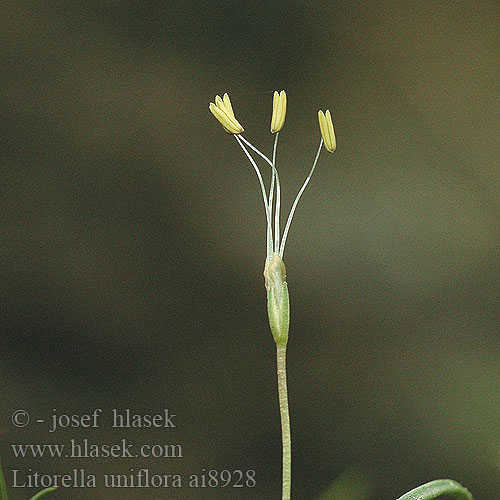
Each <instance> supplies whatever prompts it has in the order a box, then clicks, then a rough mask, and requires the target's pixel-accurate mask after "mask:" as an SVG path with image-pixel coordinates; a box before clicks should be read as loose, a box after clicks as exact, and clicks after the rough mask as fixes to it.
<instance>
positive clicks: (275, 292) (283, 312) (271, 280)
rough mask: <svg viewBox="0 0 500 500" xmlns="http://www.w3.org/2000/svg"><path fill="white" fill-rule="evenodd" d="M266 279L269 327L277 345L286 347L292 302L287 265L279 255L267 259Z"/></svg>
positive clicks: (274, 254) (275, 254)
mask: <svg viewBox="0 0 500 500" xmlns="http://www.w3.org/2000/svg"><path fill="white" fill-rule="evenodd" d="M264 278H265V279H266V290H267V314H268V316H269V326H270V327H271V332H272V334H273V337H274V341H275V342H276V344H277V345H286V343H287V341H288V329H289V326H290V302H289V298H288V285H287V284H286V281H285V279H286V270H285V264H284V263H283V261H282V260H281V257H280V256H279V255H278V254H277V253H273V256H272V257H271V260H269V259H266V265H265V267H264Z"/></svg>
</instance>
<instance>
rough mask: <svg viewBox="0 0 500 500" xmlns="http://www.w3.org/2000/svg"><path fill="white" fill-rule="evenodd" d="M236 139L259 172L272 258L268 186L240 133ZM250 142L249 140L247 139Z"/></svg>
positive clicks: (268, 251) (236, 135)
mask: <svg viewBox="0 0 500 500" xmlns="http://www.w3.org/2000/svg"><path fill="white" fill-rule="evenodd" d="M234 137H235V139H236V140H237V141H238V144H239V145H240V147H241V149H243V151H244V152H245V154H246V155H247V158H248V159H249V160H250V163H251V164H252V166H253V168H254V169H255V173H256V174H257V177H258V179H259V184H260V188H261V190H262V198H263V199H264V209H265V211H266V219H267V254H268V257H269V258H271V256H272V255H271V254H272V228H271V212H270V207H269V204H268V201H267V193H266V188H265V186H264V181H263V179H262V174H261V173H260V170H259V167H258V166H257V164H256V163H255V161H254V159H253V158H252V156H251V155H250V153H249V152H248V150H247V148H246V147H245V146H244V145H243V143H242V141H241V139H243V138H242V137H241V138H240V136H239V135H238V134H235V135H234ZM245 142H248V141H245Z"/></svg>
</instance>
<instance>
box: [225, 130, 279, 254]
mask: <svg viewBox="0 0 500 500" xmlns="http://www.w3.org/2000/svg"><path fill="white" fill-rule="evenodd" d="M278 135H279V133H277V134H276V138H275V140H274V149H273V161H271V160H270V159H269V158H268V157H267V156H266V155H265V154H264V153H262V152H261V151H260V150H258V149H257V148H256V147H255V146H254V145H253V144H252V143H251V142H249V141H247V140H246V139H245V138H244V137H243V136H242V135H239V136H236V135H235V137H237V138H238V139H241V141H243V142H244V143H245V144H246V145H247V146H248V147H249V148H251V149H252V150H253V151H255V152H256V153H257V154H258V155H259V156H260V157H261V158H263V159H264V160H265V161H266V162H267V163H268V164H269V166H270V167H271V168H272V177H271V190H270V191H269V201H268V204H267V206H268V211H269V221H270V219H271V216H272V210H273V206H272V198H273V195H272V193H273V190H274V186H273V183H272V181H273V178H274V177H275V178H276V207H275V219H274V226H275V233H277V234H275V235H274V237H275V245H274V251H275V252H277V251H278V246H279V216H280V206H281V187H280V178H279V175H278V170H276V166H275V161H276V150H277V147H278ZM238 142H239V141H238ZM240 146H241V147H243V146H242V145H241V143H240ZM247 156H248V153H247ZM269 221H268V237H269V224H270V222H269ZM270 237H271V253H269V242H268V257H271V254H272V252H273V248H272V230H271V233H270Z"/></svg>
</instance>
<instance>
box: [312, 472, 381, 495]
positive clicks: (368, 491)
mask: <svg viewBox="0 0 500 500" xmlns="http://www.w3.org/2000/svg"><path fill="white" fill-rule="evenodd" d="M374 493H375V483H374V482H373V480H372V477H371V474H369V473H368V471H365V470H361V469H349V470H346V471H345V472H343V473H342V474H340V475H339V476H338V477H337V478H336V479H335V480H334V481H333V482H332V484H330V486H329V488H328V489H327V490H326V491H325V492H323V494H322V495H321V496H320V497H319V500H368V499H369V498H370V497H371V496H372V495H373V494H374Z"/></svg>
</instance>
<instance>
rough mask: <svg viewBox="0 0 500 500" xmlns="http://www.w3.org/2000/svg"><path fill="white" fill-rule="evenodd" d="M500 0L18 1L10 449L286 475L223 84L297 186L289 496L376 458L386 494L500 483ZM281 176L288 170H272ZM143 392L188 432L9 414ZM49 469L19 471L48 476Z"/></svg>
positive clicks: (145, 494) (185, 493) (100, 495)
mask: <svg viewBox="0 0 500 500" xmlns="http://www.w3.org/2000/svg"><path fill="white" fill-rule="evenodd" d="M499 22H500V8H499V4H498V2H497V1H494V0H491V1H479V2H477V1H473V0H459V1H448V0H442V1H429V2H427V1H422V0H418V1H409V2H407V1H382V2H372V1H356V0H355V1H331V2H325V1H322V2H314V1H313V2H306V1H302V2H301V1H288V2H276V1H269V0H268V1H253V2H231V1H225V2H223V1H215V2H201V1H189V0H187V1H184V2H174V1H161V0H158V1H152V0H151V1H144V2H138V1H131V0H121V1H112V0H101V1H93V0H90V1H86V2H83V1H82V2H80V1H75V2H68V1H58V0H53V1H52V0H47V1H44V2H36V1H33V0H3V1H2V2H1V4H0V26H1V37H0V64H1V68H2V79H1V82H0V98H1V108H0V109H1V113H0V120H1V124H0V127H1V128H0V130H1V135H2V140H1V164H2V165H1V176H0V179H1V181H0V185H1V192H0V196H1V197H0V200H1V201H0V207H1V219H0V225H1V228H2V229H1V237H0V249H1V254H0V262H1V264H0V272H1V276H0V283H1V285H0V286H1V290H2V309H3V313H2V315H1V319H0V321H1V334H2V337H1V345H0V352H1V365H0V381H1V388H0V398H1V417H2V418H1V421H0V451H1V455H2V458H3V461H4V466H5V469H7V470H6V475H7V480H8V483H10V473H9V470H10V469H12V468H16V467H17V468H24V469H25V468H27V467H33V468H36V469H37V470H40V471H42V472H45V473H51V474H53V473H56V472H64V471H66V470H67V469H72V468H75V467H77V468H79V467H85V468H86V469H87V471H88V472H94V473H97V474H99V473H101V472H127V471H128V470H129V468H130V467H135V468H140V467H149V468H150V469H152V470H155V471H163V472H171V473H181V474H183V475H186V474H189V473H193V472H198V471H201V469H202V468H207V469H208V468H216V469H219V470H221V469H255V470H256V471H257V487H256V488H254V489H252V490H248V489H244V490H232V491H228V490H190V489H188V488H186V487H185V488H183V489H182V490H173V489H170V490H164V491H153V490H142V491H138V492H137V491H125V492H124V491H118V490H97V491H96V490H87V491H81V490H80V491H77V490H62V491H59V492H57V493H55V494H54V495H53V496H52V497H51V498H54V500H58V499H61V500H65V499H68V500H69V499H71V500H94V499H104V500H107V499H110V500H111V499H113V500H114V499H129V498H130V499H133V498H143V499H146V500H148V499H156V498H158V499H159V498H161V499H170V498H171V499H184V498H185V499H186V500H189V499H210V500H217V499H223V498H224V499H228V498H230V499H239V498H241V499H245V500H252V499H269V498H278V496H279V492H280V435H279V432H280V430H279V416H278V407H277V394H276V387H275V383H276V381H275V367H274V345H273V342H272V338H271V334H270V332H269V329H268V324H267V318H266V303H265V290H264V282H263V277H262V271H263V266H264V259H265V220H264V212H263V208H262V200H261V195H260V192H259V188H258V184H257V180H256V178H255V174H254V172H253V171H252V168H251V166H250V165H249V164H247V162H246V160H245V158H244V156H243V154H242V152H241V151H240V150H239V148H238V147H237V144H236V142H235V141H234V140H233V139H232V137H230V136H228V135H226V134H225V133H224V132H223V130H222V128H221V127H220V125H219V124H218V123H217V122H216V120H215V119H214V118H213V117H212V116H211V114H210V113H209V111H208V103H209V101H211V100H213V97H214V95H215V94H221V95H222V93H223V92H229V93H230V95H231V97H232V101H233V106H234V108H235V111H236V116H237V118H238V119H239V121H240V122H241V123H242V124H243V126H244V127H245V129H246V132H245V135H246V137H247V138H248V139H250V140H251V141H252V142H254V143H255V144H256V145H257V146H259V147H261V148H262V149H263V150H264V151H265V152H267V153H270V150H271V145H272V137H271V135H270V134H269V132H268V128H269V123H270V114H271V99H272V93H271V92H272V91H274V90H281V89H282V88H284V89H286V91H287V93H288V103H289V106H288V117H287V122H286V124H285V128H284V129H283V133H282V138H281V141H280V152H279V166H280V172H281V180H282V185H283V198H284V206H285V208H286V209H287V208H288V207H289V206H290V204H291V202H292V200H293V197H294V196H295V193H296V191H297V190H298V188H299V187H300V184H301V183H302V181H303V179H304V177H305V175H306V172H307V171H308V169H309V166H310V164H311V161H312V159H313V156H314V152H315V148H316V146H317V143H318V140H319V130H318V126H317V119H316V113H317V110H318V109H320V108H321V109H325V108H329V109H330V110H331V112H332V116H333V120H334V123H335V127H336V133H337V139H338V150H337V152H336V153H335V154H334V155H330V154H328V153H325V152H323V153H322V156H321V158H320V161H319V165H318V168H317V172H316V174H315V176H314V177H313V179H312V182H311V183H310V186H309V188H308V189H307V191H306V192H305V195H304V197H303V200H302V202H301V205H299V209H298V211H297V214H296V219H295V221H294V224H293V226H292V229H291V232H290V235H289V239H288V245H287V250H286V255H285V262H286V264H287V271H288V282H289V288H290V297H291V307H292V311H291V314H292V321H291V331H290V341H289V392H290V404H291V418H292V432H293V441H294V449H293V458H294V465H293V492H294V496H293V498H294V500H306V499H307V500H313V499H314V498H316V497H317V496H318V495H319V494H320V493H321V492H322V491H323V490H324V489H325V488H326V487H327V486H328V485H329V484H330V482H331V481H332V480H333V479H334V478H335V477H336V476H337V475H338V474H340V473H341V472H342V471H344V470H346V469H349V468H351V467H358V466H361V467H365V468H367V469H368V470H369V471H371V474H372V476H373V477H374V479H375V482H376V484H377V491H376V494H375V496H374V498H378V499H380V500H389V499H394V498H396V497H398V496H399V495H401V494H402V493H404V492H405V491H407V490H409V489H410V488H412V487H414V486H416V485H418V484H421V483H423V482H426V481H428V480H431V479H435V478H440V477H451V478H454V479H456V480H458V481H460V482H462V483H463V484H464V485H467V486H468V487H469V488H470V489H471V490H472V491H473V492H474V493H475V496H476V498H477V499H478V500H487V499H488V500H489V499H492V498H497V497H498V496H499V495H500V468H499V465H500V349H499V346H500V339H499V324H500V313H499V302H500V293H499V288H498V282H499V277H500V269H499V258H500V224H499V222H500V217H499V205H500V169H499V166H500V160H499V155H500V139H499V137H500V131H499V116H500V87H499V81H500V78H499V76H500V34H499V31H498V26H499ZM266 172H267V170H266ZM96 407H101V408H104V409H107V410H109V409H110V408H113V407H119V408H127V407H128V408H131V409H133V410H135V411H137V412H144V413H148V412H149V413H150V412H156V411H160V410H161V409H162V408H165V407H168V408H170V409H171V411H173V412H174V413H176V414H177V415H178V420H177V423H178V427H177V429H170V430H169V429H167V430H165V431H152V430H146V431H143V432H140V431H131V432H128V433H127V432H124V431H117V430H115V431H113V430H111V429H110V428H109V426H106V425H103V426H102V427H101V428H100V429H97V430H93V431H89V430H87V431H84V432H81V433H79V432H75V431H71V430H69V431H66V432H64V431H61V433H59V434H58V435H54V434H52V435H49V434H48V433H47V432H46V431H45V430H44V429H42V428H41V427H40V425H37V424H35V423H34V424H31V425H30V426H28V427H27V428H25V429H15V428H14V427H13V426H12V425H11V423H10V415H11V413H12V412H13V411H14V410H16V409H18V408H24V409H26V410H28V411H30V413H31V414H32V418H33V419H35V418H48V417H49V416H50V415H51V414H52V409H54V408H55V409H57V410H58V412H60V413H64V412H68V413H90V412H91V411H92V410H93V409H94V408H96ZM70 437H87V438H89V439H93V440H96V441H99V442H103V443H106V442H113V441H119V440H120V439H122V438H123V437H126V438H127V439H130V440H131V441H135V442H167V443H172V442H174V443H181V444H182V445H183V448H184V454H185V458H183V459H178V460H170V461H168V460H165V461H162V460H147V459H145V460H142V461H134V463H131V462H130V460H129V461H127V460H109V459H108V460H105V459H102V460H90V459H89V460H86V461H82V460H73V461H64V462H62V461H56V460H50V459H46V460H44V461H38V462H37V461H35V460H32V461H29V460H27V459H26V460H14V459H13V458H12V454H11V451H10V447H9V445H10V443H13V442H14V443H15V442H35V443H47V442H65V441H67V439H69V438H70ZM33 493H34V491H24V492H23V491H16V492H14V493H13V494H12V498H13V499H14V500H15V499H22V498H28V497H29V496H30V495H32V494H33Z"/></svg>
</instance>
